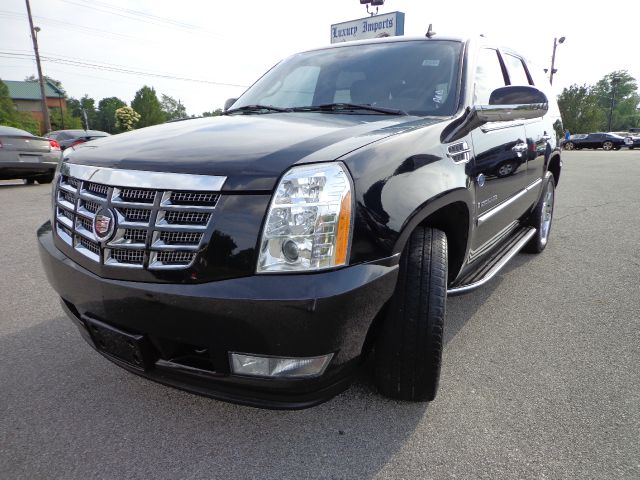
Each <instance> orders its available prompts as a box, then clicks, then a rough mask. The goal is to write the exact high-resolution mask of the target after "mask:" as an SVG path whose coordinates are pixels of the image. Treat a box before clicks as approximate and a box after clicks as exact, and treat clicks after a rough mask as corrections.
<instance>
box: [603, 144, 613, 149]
mask: <svg viewBox="0 0 640 480" xmlns="http://www.w3.org/2000/svg"><path fill="white" fill-rule="evenodd" d="M602 148H603V149H604V150H612V149H613V142H604V143H603V144H602Z"/></svg>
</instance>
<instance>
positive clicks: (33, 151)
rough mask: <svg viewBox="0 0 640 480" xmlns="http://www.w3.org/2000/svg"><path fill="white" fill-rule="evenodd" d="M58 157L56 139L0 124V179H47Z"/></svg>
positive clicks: (58, 149) (47, 180)
mask: <svg viewBox="0 0 640 480" xmlns="http://www.w3.org/2000/svg"><path fill="white" fill-rule="evenodd" d="M60 157H61V153H60V145H59V144H58V142H57V141H55V140H53V139H49V138H43V137H36V136H34V135H33V134H31V133H29V132H27V131H25V130H20V129H19V128H14V127H6V126H1V125H0V180H11V179H15V178H21V179H23V180H24V181H25V182H26V183H34V182H35V181H37V182H38V183H51V181H52V180H53V175H54V172H55V169H56V166H57V165H58V162H59V161H60Z"/></svg>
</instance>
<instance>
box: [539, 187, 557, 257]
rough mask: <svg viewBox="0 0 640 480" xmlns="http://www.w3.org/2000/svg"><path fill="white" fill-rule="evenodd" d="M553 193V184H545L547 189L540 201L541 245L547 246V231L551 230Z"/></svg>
mask: <svg viewBox="0 0 640 480" xmlns="http://www.w3.org/2000/svg"><path fill="white" fill-rule="evenodd" d="M554 197H555V193H554V190H553V184H552V183H551V182H549V183H547V189H546V191H545V192H544V197H543V199H542V212H541V213H540V241H541V242H542V245H546V244H547V240H548V239H549V230H551V220H552V219H553V200H554Z"/></svg>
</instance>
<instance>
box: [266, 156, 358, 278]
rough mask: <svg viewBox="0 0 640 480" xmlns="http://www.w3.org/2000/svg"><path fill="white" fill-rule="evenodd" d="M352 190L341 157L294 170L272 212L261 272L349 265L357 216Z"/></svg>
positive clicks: (280, 187)
mask: <svg viewBox="0 0 640 480" xmlns="http://www.w3.org/2000/svg"><path fill="white" fill-rule="evenodd" d="M351 190H352V187H351V179H350V177H349V174H348V173H347V170H346V168H345V167H344V166H343V165H342V164H340V163H338V162H333V163H324V164H314V165H301V166H299V167H293V168H292V169H291V170H289V171H288V172H287V173H286V174H285V175H284V177H283V178H282V180H281V181H280V184H279V185H278V188H277V189H276V192H275V194H274V196H273V199H272V201H271V206H270V208H269V212H268V213H267V220H266V222H265V226H264V231H263V233H262V239H261V242H260V256H259V259H258V267H257V271H258V273H265V272H296V271H313V270H322V269H326V268H332V267H337V266H341V265H346V264H347V262H348V257H349V246H350V242H351V229H352V217H353V206H352V202H353V197H352V192H351Z"/></svg>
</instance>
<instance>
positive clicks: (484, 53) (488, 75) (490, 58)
mask: <svg viewBox="0 0 640 480" xmlns="http://www.w3.org/2000/svg"><path fill="white" fill-rule="evenodd" d="M505 85H506V83H505V81H504V74H503V73H502V65H501V63H500V58H499V57H498V52H497V50H493V49H490V48H483V49H482V50H480V51H479V52H478V66H477V68H476V79H475V96H474V103H475V104H476V105H488V104H489V97H490V96H491V92H493V91H494V90H495V89H496V88H500V87H504V86H505Z"/></svg>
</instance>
